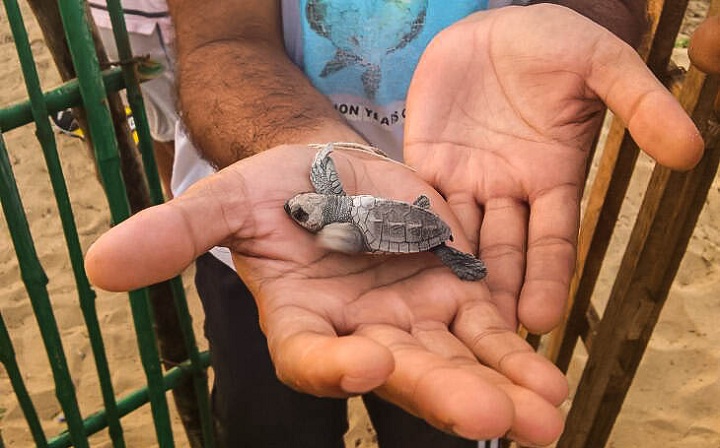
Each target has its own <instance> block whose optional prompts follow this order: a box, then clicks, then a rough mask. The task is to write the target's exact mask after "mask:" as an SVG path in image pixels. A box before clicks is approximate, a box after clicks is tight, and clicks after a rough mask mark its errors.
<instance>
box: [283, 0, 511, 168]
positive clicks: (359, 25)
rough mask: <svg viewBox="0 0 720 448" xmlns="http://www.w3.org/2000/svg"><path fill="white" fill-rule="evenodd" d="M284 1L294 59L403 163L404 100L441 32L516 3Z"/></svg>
mask: <svg viewBox="0 0 720 448" xmlns="http://www.w3.org/2000/svg"><path fill="white" fill-rule="evenodd" d="M490 3H491V5H488V0H453V1H451V2H450V1H446V0H364V1H363V0H283V2H282V7H283V11H282V13H283V32H284V35H285V46H286V49H287V52H288V55H289V56H290V57H291V59H292V60H293V61H294V62H295V64H297V65H298V67H300V68H301V69H302V70H303V72H304V73H305V74H306V76H307V77H308V78H309V79H310V81H311V82H312V83H313V85H314V86H315V87H316V88H317V89H318V90H320V91H321V92H322V93H324V94H325V95H327V96H328V97H329V98H330V100H331V101H332V103H333V104H334V106H335V108H336V109H337V110H338V112H340V113H341V114H342V115H343V116H344V117H345V118H346V119H347V120H348V122H349V123H350V124H351V125H352V126H353V127H354V128H355V129H356V130H357V131H358V132H359V133H360V134H361V135H363V137H365V138H366V139H368V141H369V142H370V143H372V144H374V145H376V146H378V147H380V148H382V149H383V150H385V151H386V152H388V153H389V154H390V155H391V156H392V157H393V158H396V159H398V160H400V159H401V158H402V130H403V125H404V121H405V120H404V119H405V98H406V96H407V91H408V87H409V85H410V79H411V78H412V75H413V72H414V70H415V67H416V66H417V63H418V61H419V60H420V56H421V55H422V52H423V51H424V49H425V47H427V45H428V43H429V42H430V40H432V38H433V37H434V36H435V35H436V34H437V33H438V32H440V31H441V30H442V29H444V28H446V27H448V26H450V25H452V24H453V23H455V22H457V21H458V20H460V19H462V18H464V17H466V16H468V15H469V14H472V13H473V12H476V11H480V10H484V9H487V8H488V7H489V6H502V5H505V4H509V3H511V2H510V1H491V2H490Z"/></svg>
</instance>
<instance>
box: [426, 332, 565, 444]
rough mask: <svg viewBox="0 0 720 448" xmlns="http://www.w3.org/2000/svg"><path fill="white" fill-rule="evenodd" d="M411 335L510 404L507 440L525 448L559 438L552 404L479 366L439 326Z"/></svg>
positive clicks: (559, 419) (557, 414)
mask: <svg viewBox="0 0 720 448" xmlns="http://www.w3.org/2000/svg"><path fill="white" fill-rule="evenodd" d="M412 335H413V336H414V337H415V338H416V339H417V340H418V341H419V342H420V343H421V344H422V345H423V347H425V348H427V349H428V350H429V351H431V352H432V353H435V354H438V355H439V356H441V357H443V358H446V359H448V360H449V361H451V362H452V363H453V364H455V365H457V366H458V367H459V368H463V369H466V370H467V371H469V372H472V373H474V374H475V375H477V376H478V377H480V378H482V379H483V380H484V381H487V382H488V383H489V384H492V385H495V386H496V387H498V388H499V389H500V390H502V391H503V392H505V394H506V395H507V396H508V397H509V398H510V400H511V401H512V403H513V409H514V417H513V422H512V424H511V427H510V431H509V433H508V436H509V437H511V438H512V439H513V440H516V441H521V442H523V443H525V444H526V445H547V444H549V443H551V442H552V441H554V440H555V439H557V438H558V437H559V436H560V433H561V432H562V428H563V418H562V415H561V414H560V412H559V410H558V409H557V408H556V406H555V405H554V404H553V403H550V402H548V401H547V400H546V399H545V398H543V397H541V396H540V395H538V394H537V393H535V392H532V391H530V390H528V389H526V388H524V387H521V386H517V385H515V384H512V383H511V382H510V381H509V380H508V378H506V377H505V376H503V375H502V374H500V373H498V372H496V371H494V370H491V369H489V368H488V367H486V366H482V365H480V364H478V362H477V360H476V358H475V355H474V354H473V353H472V352H471V351H470V349H469V348H468V347H467V346H465V344H463V343H462V342H461V341H460V340H459V339H457V338H456V337H455V336H454V335H453V334H451V333H450V332H449V331H448V329H447V327H445V326H444V325H442V324H439V323H437V324H434V325H433V324H426V325H416V326H414V327H413V330H412Z"/></svg>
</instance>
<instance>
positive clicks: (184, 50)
mask: <svg viewBox="0 0 720 448" xmlns="http://www.w3.org/2000/svg"><path fill="white" fill-rule="evenodd" d="M168 5H169V6H170V13H171V14H172V17H173V24H174V26H175V31H176V35H177V61H178V62H177V67H176V78H177V82H178V97H179V102H180V110H181V112H182V118H183V122H184V124H185V127H186V128H187V129H188V131H189V133H190V137H191V138H192V140H193V142H194V143H195V145H196V146H197V147H198V149H199V150H200V152H201V153H202V155H203V157H205V158H206V159H208V160H209V161H210V162H211V163H213V164H215V165H216V166H217V167H218V168H222V167H225V166H227V165H229V164H231V163H233V162H235V161H237V160H239V159H242V158H245V157H248V156H251V155H253V154H257V153H258V152H261V151H264V150H266V149H268V148H272V147H274V146H277V145H280V144H285V143H307V142H318V141H330V140H347V141H361V139H360V137H359V136H358V135H357V134H356V133H355V132H354V131H353V130H352V129H351V128H350V127H349V126H348V125H347V124H346V123H345V121H344V119H343V118H342V117H341V116H340V114H338V113H337V112H336V111H335V109H334V108H333V106H332V104H330V102H329V101H328V100H327V99H326V98H325V96H324V95H322V94H321V93H320V92H318V91H317V90H316V89H315V88H314V87H313V86H312V85H311V84H310V82H309V81H308V80H307V78H306V77H305V75H304V74H303V73H302V72H301V71H300V70H299V69H298V68H297V67H296V66H295V65H294V64H293V63H292V61H290V59H289V58H288V56H287V55H286V54H285V47H284V42H283V37H282V23H281V19H280V15H281V9H280V0H231V1H222V2H211V4H208V5H206V6H204V7H198V3H197V2H196V1H194V0H169V1H168Z"/></svg>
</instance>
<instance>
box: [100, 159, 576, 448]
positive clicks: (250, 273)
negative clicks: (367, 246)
mask: <svg viewBox="0 0 720 448" xmlns="http://www.w3.org/2000/svg"><path fill="white" fill-rule="evenodd" d="M314 153H315V150H313V149H310V148H307V147H304V146H287V147H278V148H274V149H271V150H269V151H266V152H264V153H262V154H260V155H257V156H253V157H250V158H247V159H244V160H243V161H241V162H238V163H236V164H234V165H232V166H230V167H229V168H226V169H225V170H222V171H221V172H219V173H218V174H216V175H214V176H211V177H210V178H207V179H205V180H203V181H201V182H198V184H196V185H195V186H193V187H192V188H191V189H189V190H188V191H187V192H186V193H185V194H183V195H181V196H180V197H178V198H176V199H175V200H173V201H171V202H169V203H168V204H165V205H162V206H158V207H154V208H151V209H148V210H146V211H143V212H142V213H140V214H138V215H136V216H134V217H132V218H130V219H129V220H127V221H125V222H124V223H122V224H120V225H118V226H117V227H115V228H114V229H112V230H111V231H110V232H108V233H107V234H105V235H104V236H103V237H101V238H100V239H99V240H98V241H97V242H96V243H95V244H94V246H93V247H92V248H91V250H90V251H89V253H88V256H87V262H86V264H87V268H88V273H89V275H90V278H91V279H92V280H93V282H94V283H95V284H97V285H98V286H100V287H103V288H106V289H111V290H127V289H133V288H137V287H140V286H143V285H147V284H150V283H154V282H157V281H160V280H163V279H166V278H169V277H171V276H173V275H175V274H177V273H178V272H180V271H181V270H182V269H183V268H184V267H185V266H187V265H188V264H189V263H191V262H192V260H193V259H194V258H195V257H197V256H199V255H200V254H202V253H204V252H205V251H207V250H208V249H209V248H210V247H212V246H214V245H223V246H226V247H229V248H230V249H231V250H232V253H233V259H234V262H235V266H236V267H237V269H238V272H239V274H240V275H241V276H242V278H243V280H244V281H245V282H246V283H247V284H248V286H249V287H250V289H251V290H252V292H253V294H254V296H255V298H256V301H257V304H258V309H259V312H260V321H261V322H260V323H261V326H262V329H263V332H264V333H265V335H266V336H267V340H268V345H269V349H270V352H271V356H272V358H273V362H274V364H275V367H276V370H277V373H278V376H279V377H280V379H281V380H283V381H284V382H285V383H287V384H288V385H290V386H292V387H294V388H296V389H298V390H301V391H303V392H308V393H312V394H315V395H320V396H347V395H352V394H358V393H364V392H369V391H372V390H374V391H375V392H377V393H378V394H379V395H381V396H383V397H385V398H387V399H389V400H391V401H393V402H395V403H396V404H398V405H400V406H402V407H403V408H405V409H406V410H408V411H410V412H412V413H414V414H416V415H418V416H420V417H422V418H424V419H426V420H428V421H429V422H430V423H432V424H433V425H435V426H437V427H440V428H442V429H445V430H448V431H452V432H455V433H456V434H459V435H462V436H465V437H468V438H477V439H480V438H487V437H495V436H499V435H502V434H505V433H506V432H507V431H510V432H511V434H512V435H513V436H514V437H517V438H518V439H520V440H524V441H527V442H531V443H548V442H550V441H551V440H553V439H554V438H555V437H557V436H558V435H559V431H560V430H561V427H562V419H561V417H560V415H559V413H558V411H557V410H556V408H555V407H556V406H557V405H558V404H559V403H560V402H561V401H562V400H563V399H564V398H565V395H566V393H567V390H566V387H567V386H566V384H565V381H564V378H563V377H562V375H561V374H560V372H559V371H557V370H556V369H555V368H554V366H552V365H551V364H550V363H549V362H547V361H546V360H544V359H543V358H542V357H540V356H538V355H537V354H535V353H533V351H532V350H531V349H530V348H529V347H528V346H527V345H526V344H525V342H524V341H522V340H521V339H520V338H518V337H517V336H516V335H515V333H514V331H513V330H514V329H513V328H512V327H511V326H508V325H507V323H506V322H505V321H504V320H503V319H502V318H501V317H500V316H499V314H498V313H497V311H496V310H495V307H494V306H492V305H491V304H490V302H489V291H488V290H487V287H486V285H485V284H484V282H465V281H461V280H459V279H458V278H456V277H455V275H454V274H452V272H451V271H450V270H449V269H448V268H447V267H445V266H444V265H442V264H440V262H439V261H438V260H437V259H436V258H435V257H434V256H433V255H432V254H429V253H421V254H414V255H408V254H401V255H382V256H380V255H366V254H363V255H354V256H348V255H343V254H338V253H330V252H327V251H325V250H324V249H322V248H320V247H319V246H318V244H317V243H316V240H315V238H316V237H315V236H314V235H312V234H310V233H308V232H307V231H305V230H303V229H302V228H300V227H299V226H297V225H296V224H295V223H294V222H293V221H292V220H291V219H290V218H289V217H288V216H287V215H286V214H285V211H284V210H283V205H284V203H285V201H286V200H287V199H288V198H290V197H292V196H293V195H295V194H297V193H300V192H304V191H310V190H311V189H312V187H311V185H310V182H309V178H308V173H309V168H310V164H311V161H312V158H313V156H314ZM333 159H334V160H335V163H336V165H337V168H338V171H339V174H340V179H341V180H342V182H343V184H344V187H345V189H346V191H347V192H348V193H349V194H355V193H359V192H362V193H368V194H373V195H376V196H382V197H388V198H393V199H400V200H405V201H409V202H410V201H412V200H414V199H415V198H416V197H417V196H418V195H420V194H426V195H427V196H428V197H429V198H430V201H431V205H432V208H433V210H434V211H435V212H437V213H438V214H440V215H441V216H442V217H443V219H445V220H446V221H447V222H448V223H449V224H450V226H451V227H452V228H454V229H456V230H457V231H456V233H458V238H457V239H456V240H455V243H453V244H457V245H458V247H459V248H460V249H465V250H467V249H469V247H470V245H469V242H468V241H467V240H465V239H464V238H463V237H462V231H460V230H459V224H458V222H457V219H455V218H454V216H453V215H452V213H451V212H450V209H449V207H448V206H447V204H445V203H444V201H443V200H442V198H441V197H440V196H439V195H438V194H437V193H436V192H435V191H434V190H433V189H432V188H431V187H430V186H429V185H428V184H427V183H425V182H423V181H422V180H420V178H419V177H417V175H416V174H415V173H414V172H413V171H412V170H410V169H408V168H407V167H404V166H402V165H400V164H397V163H393V162H389V161H387V160H385V159H382V158H378V157H376V156H372V155H369V154H364V153H357V152H347V151H337V152H335V153H333ZM128 241H133V244H132V245H129V244H128Z"/></svg>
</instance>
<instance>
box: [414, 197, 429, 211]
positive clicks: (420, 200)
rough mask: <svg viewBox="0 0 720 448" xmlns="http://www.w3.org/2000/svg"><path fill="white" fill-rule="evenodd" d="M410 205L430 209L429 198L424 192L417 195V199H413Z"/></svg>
mask: <svg viewBox="0 0 720 448" xmlns="http://www.w3.org/2000/svg"><path fill="white" fill-rule="evenodd" d="M412 205H414V206H415V207H420V208H424V209H426V210H429V209H430V198H428V197H427V196H425V195H424V194H421V195H420V196H418V197H417V199H415V201H413V203H412Z"/></svg>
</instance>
